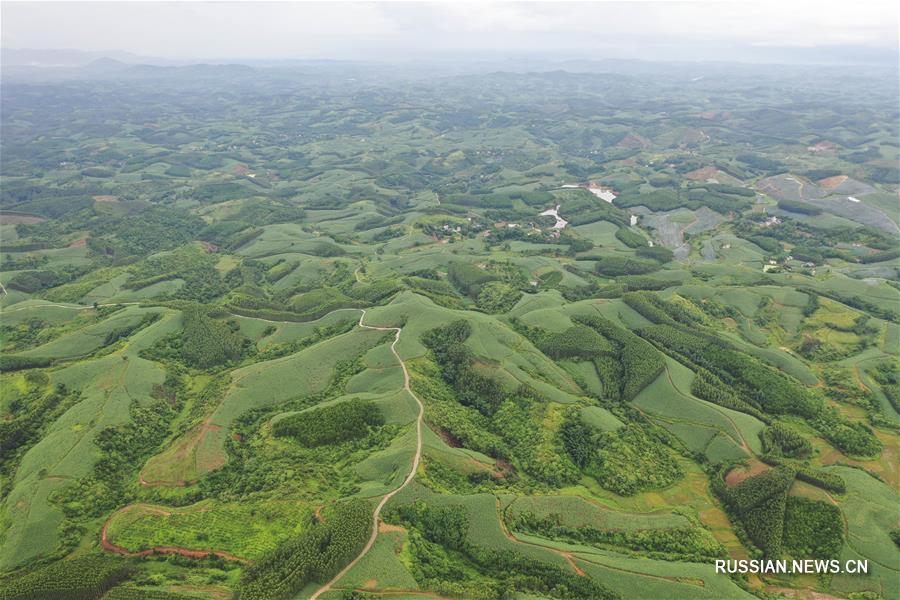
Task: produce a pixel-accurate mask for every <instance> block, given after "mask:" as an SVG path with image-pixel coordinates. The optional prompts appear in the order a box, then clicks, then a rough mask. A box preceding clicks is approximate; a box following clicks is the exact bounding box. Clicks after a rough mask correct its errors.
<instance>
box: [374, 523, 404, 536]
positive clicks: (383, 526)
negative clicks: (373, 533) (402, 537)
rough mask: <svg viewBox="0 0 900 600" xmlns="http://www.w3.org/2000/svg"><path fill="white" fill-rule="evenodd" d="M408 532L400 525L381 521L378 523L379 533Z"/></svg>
mask: <svg viewBox="0 0 900 600" xmlns="http://www.w3.org/2000/svg"><path fill="white" fill-rule="evenodd" d="M403 531H406V529H404V528H403V527H400V526H399V525H391V524H390V523H385V522H384V521H381V522H380V523H378V533H391V532H403Z"/></svg>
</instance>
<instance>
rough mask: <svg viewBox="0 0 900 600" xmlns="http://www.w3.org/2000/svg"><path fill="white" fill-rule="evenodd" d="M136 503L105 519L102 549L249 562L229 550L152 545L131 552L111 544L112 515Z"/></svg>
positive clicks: (125, 553)
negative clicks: (109, 534) (110, 525)
mask: <svg viewBox="0 0 900 600" xmlns="http://www.w3.org/2000/svg"><path fill="white" fill-rule="evenodd" d="M133 506H136V505H129V506H126V507H125V508H121V509H119V510H117V511H116V512H114V513H113V514H112V515H110V517H109V518H108V519H107V520H106V523H104V524H103V529H102V530H101V531H100V545H101V546H102V547H103V549H104V550H107V551H109V552H115V553H116V554H121V555H122V556H130V557H142V556H150V555H151V554H180V555H181V556H186V557H188V558H206V557H207V556H218V557H219V558H223V559H225V560H233V561H236V562H241V563H249V562H250V561H248V560H247V559H246V558H241V557H240V556H235V555H234V554H231V553H230V552H220V551H219V550H192V549H190V548H182V547H180V546H154V547H153V548H147V549H146V550H140V551H139V552H132V551H130V550H128V549H127V548H123V547H122V546H117V545H116V544H113V543H112V542H110V541H109V539H108V532H107V530H108V529H109V524H110V522H111V521H112V519H113V517H114V516H115V515H116V514H117V513H119V512H122V511H125V510H128V509H130V508H132V507H133ZM153 510H155V511H156V512H157V513H159V514H162V515H166V514H169V513H167V512H166V511H163V510H159V509H153Z"/></svg>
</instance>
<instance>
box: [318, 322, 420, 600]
mask: <svg viewBox="0 0 900 600" xmlns="http://www.w3.org/2000/svg"><path fill="white" fill-rule="evenodd" d="M360 310H362V314H361V315H360V316H359V326H360V327H362V328H363V329H374V330H376V331H393V332H395V335H394V341H393V343H392V344H391V352H393V354H394V356H395V357H396V358H397V361H398V362H399V363H400V367H401V368H402V369H403V389H404V390H406V392H407V393H408V394H409V395H410V396H412V398H413V400H415V401H416V404H418V405H419V414H418V415H417V416H416V453H415V455H414V456H413V461H412V468H411V469H410V470H409V475H407V476H406V479H404V480H403V483H401V484H400V485H399V486H398V487H396V488H394V489H393V490H392V491H390V492H388V493H387V494H385V495H384V496H382V497H381V500H380V501H379V502H378V505H377V506H376V507H375V512H374V513H373V514H372V534H371V535H370V536H369V541H368V542H366V545H365V546H364V547H363V549H362V551H360V553H359V555H358V556H357V557H356V558H354V559H353V560H352V561H350V563H349V564H348V565H347V566H345V567H344V568H343V569H341V571H340V572H339V573H338V574H337V575H335V576H334V577H333V578H332V579H331V581H329V582H328V583H326V584H325V585H323V586H322V587H321V588H319V589H318V590H317V591H316V593H314V594H313V595H312V596H310V597H309V600H316V599H317V598H318V597H319V596H321V595H322V594H324V593H325V592H327V591H329V590H330V589H331V588H332V586H333V585H334V584H335V583H337V582H338V581H339V580H340V579H341V578H342V577H343V576H344V575H346V574H347V573H349V572H350V569H352V568H353V567H355V566H356V564H357V563H358V562H359V561H360V560H362V557H363V556H365V555H366V554H367V553H368V552H369V550H371V549H372V546H374V545H375V540H376V539H377V538H378V520H379V518H380V517H381V510H382V509H383V508H384V505H385V504H387V502H388V500H390V499H391V498H393V497H394V496H395V495H396V494H397V493H398V492H400V490H402V489H403V488H405V487H406V486H407V485H409V483H410V482H411V481H412V480H413V477H415V476H416V471H417V470H418V468H419V461H420V460H421V459H422V417H423V416H424V414H425V406H424V405H423V404H422V401H421V400H419V397H418V396H416V395H415V394H414V393H413V391H412V390H411V389H410V387H409V371H407V370H406V364H405V363H404V362H403V359H402V358H400V355H399V354H398V353H397V342H399V341H400V333H401V332H402V331H403V328H402V327H376V326H373V325H364V324H363V319H365V318H366V311H365V310H364V309H360Z"/></svg>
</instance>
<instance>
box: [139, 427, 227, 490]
mask: <svg viewBox="0 0 900 600" xmlns="http://www.w3.org/2000/svg"><path fill="white" fill-rule="evenodd" d="M211 418H212V417H210V419H211ZM210 419H207V421H206V422H204V423H203V424H202V425H201V426H200V427H199V428H197V430H196V434H194V435H189V436H188V437H187V438H186V439H185V440H184V441H182V442H181V443H180V444H179V446H178V449H177V450H176V451H175V455H174V456H172V458H171V459H170V460H174V461H179V462H180V461H183V460H187V459H188V456H189V455H190V453H191V452H193V453H194V459H195V460H196V458H197V456H196V452H197V448H199V446H200V444H202V443H203V440H204V439H205V438H206V434H207V433H209V432H210V431H218V430H220V429H222V427H221V426H220V425H213V424H212V423H210V422H209V420H210ZM213 458H214V459H208V460H207V461H206V462H205V463H204V464H202V465H200V464H198V465H197V469H198V470H199V471H202V472H203V473H206V472H208V471H213V470H215V469H218V468H219V467H221V466H222V465H224V464H225V462H226V459H225V457H224V456H215V457H213ZM196 482H197V480H190V481H188V480H184V479H176V480H153V481H147V480H145V479H144V474H143V473H141V475H140V484H141V485H143V486H146V487H160V486H165V487H186V486H188V485H193V484H194V483H196Z"/></svg>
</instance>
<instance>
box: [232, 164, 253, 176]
mask: <svg viewBox="0 0 900 600" xmlns="http://www.w3.org/2000/svg"><path fill="white" fill-rule="evenodd" d="M234 172H235V174H237V175H246V174H247V173H249V172H250V169H249V168H247V165H234Z"/></svg>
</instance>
